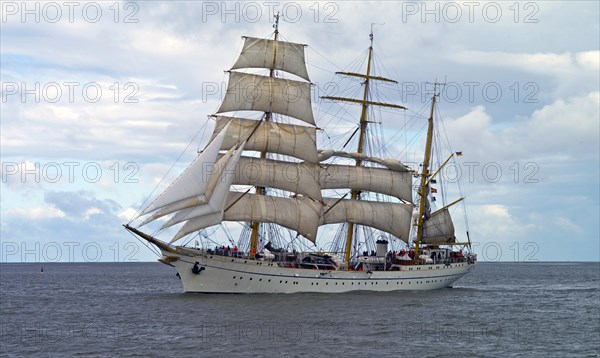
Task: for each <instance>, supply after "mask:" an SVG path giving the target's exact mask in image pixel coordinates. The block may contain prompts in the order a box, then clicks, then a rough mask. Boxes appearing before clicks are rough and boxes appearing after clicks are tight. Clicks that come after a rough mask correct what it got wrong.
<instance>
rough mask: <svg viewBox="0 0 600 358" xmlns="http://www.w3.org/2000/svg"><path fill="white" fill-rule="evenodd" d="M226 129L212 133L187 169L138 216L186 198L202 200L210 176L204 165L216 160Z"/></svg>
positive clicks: (225, 127)
mask: <svg viewBox="0 0 600 358" xmlns="http://www.w3.org/2000/svg"><path fill="white" fill-rule="evenodd" d="M228 129H229V126H223V128H222V130H221V131H219V132H218V133H216V135H213V138H212V140H211V142H210V143H209V144H208V145H207V146H206V148H205V149H204V151H203V152H202V153H201V154H200V155H198V156H197V157H196V159H194V161H193V162H192V163H191V164H190V165H189V166H188V167H187V169H186V170H185V171H184V172H183V173H181V175H180V176H179V177H177V179H175V181H173V183H171V185H169V187H167V189H165V191H163V192H162V193H161V194H160V195H159V196H158V197H157V198H156V200H154V201H153V202H152V203H151V204H150V205H148V207H146V209H144V211H142V213H141V214H140V216H142V215H146V214H148V213H150V212H152V211H154V210H156V209H159V208H163V207H165V206H168V205H171V204H174V203H176V202H178V201H181V200H185V199H188V198H193V197H198V200H199V201H200V202H201V201H204V200H205V198H204V193H205V191H206V186H207V184H208V181H209V178H210V173H207V171H206V166H207V165H209V166H210V165H212V164H214V163H215V162H216V160H217V155H218V154H219V150H220V149H221V147H222V145H223V140H224V139H225V134H226V133H227V132H228ZM230 148H231V147H230ZM228 149H229V148H228Z"/></svg>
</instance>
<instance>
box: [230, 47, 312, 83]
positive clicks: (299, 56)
mask: <svg viewBox="0 0 600 358" xmlns="http://www.w3.org/2000/svg"><path fill="white" fill-rule="evenodd" d="M275 52H276V55H275ZM273 57H275V60H273ZM240 68H268V69H271V70H283V71H286V72H289V73H292V74H294V75H296V76H298V77H302V78H304V79H305V80H307V81H310V80H309V79H308V72H307V71H306V62H305V60H304V45H302V44H297V43H292V42H285V41H273V40H267V39H259V38H255V37H246V38H245V41H244V47H243V48H242V53H241V54H240V57H239V58H238V59H237V61H236V62H235V64H234V65H233V67H232V68H231V69H232V70H235V69H240Z"/></svg>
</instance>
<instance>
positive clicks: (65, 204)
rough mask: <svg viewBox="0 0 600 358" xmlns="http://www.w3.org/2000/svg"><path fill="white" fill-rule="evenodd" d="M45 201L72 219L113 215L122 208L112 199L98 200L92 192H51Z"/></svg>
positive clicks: (45, 197)
mask: <svg viewBox="0 0 600 358" xmlns="http://www.w3.org/2000/svg"><path fill="white" fill-rule="evenodd" d="M44 201H45V202H46V203H48V204H49V205H52V206H54V207H56V208H57V209H58V210H60V211H61V212H63V213H64V214H65V215H66V216H67V217H68V218H71V219H85V220H88V219H90V218H91V217H92V216H95V215H98V214H101V213H104V214H113V213H115V212H117V211H118V210H119V209H120V208H121V206H120V205H119V204H118V203H116V202H115V201H113V200H110V199H104V200H100V199H96V197H95V196H94V193H93V192H91V191H83V190H81V191H77V192H68V191H51V192H47V193H45V195H44Z"/></svg>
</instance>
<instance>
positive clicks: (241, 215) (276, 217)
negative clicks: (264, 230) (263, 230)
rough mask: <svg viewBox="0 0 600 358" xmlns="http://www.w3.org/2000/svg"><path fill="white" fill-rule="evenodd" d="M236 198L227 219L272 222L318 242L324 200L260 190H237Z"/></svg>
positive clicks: (225, 218) (227, 213)
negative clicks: (252, 191)
mask: <svg viewBox="0 0 600 358" xmlns="http://www.w3.org/2000/svg"><path fill="white" fill-rule="evenodd" d="M233 195H234V197H235V196H237V197H235V199H233V200H232V199H230V200H232V201H234V202H235V204H233V205H232V206H231V207H230V208H229V209H227V210H226V211H225V214H224V216H223V218H224V220H228V221H254V222H268V223H275V224H278V225H281V226H284V227H286V228H288V229H291V230H294V231H296V232H297V233H298V234H300V235H302V236H304V237H305V238H307V239H308V240H310V241H312V242H315V239H316V237H317V230H318V228H319V221H320V214H321V204H320V203H319V202H317V201H314V200H311V199H309V198H307V197H302V196H299V197H297V198H282V197H275V196H265V195H257V194H246V195H243V194H240V193H235V194H233Z"/></svg>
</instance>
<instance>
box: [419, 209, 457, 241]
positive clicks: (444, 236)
mask: <svg viewBox="0 0 600 358" xmlns="http://www.w3.org/2000/svg"><path fill="white" fill-rule="evenodd" d="M455 240H456V236H454V224H453V223H452V217H451V216H450V212H449V211H448V208H443V209H440V210H438V211H436V212H433V213H431V215H430V216H429V218H428V219H427V220H425V222H424V223H423V237H422V238H421V242H422V243H424V244H434V243H452V242H455Z"/></svg>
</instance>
